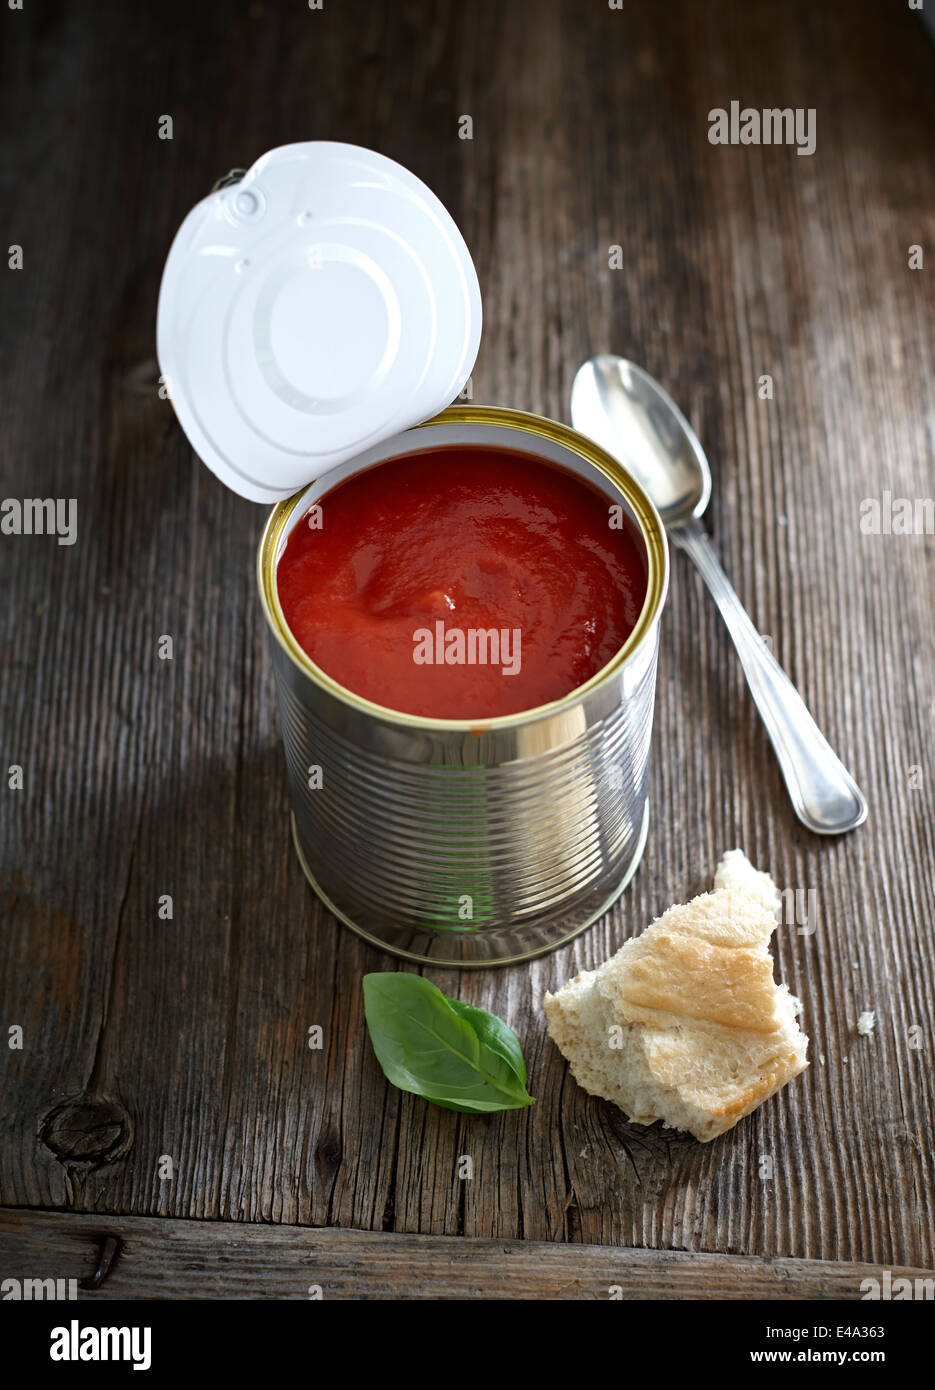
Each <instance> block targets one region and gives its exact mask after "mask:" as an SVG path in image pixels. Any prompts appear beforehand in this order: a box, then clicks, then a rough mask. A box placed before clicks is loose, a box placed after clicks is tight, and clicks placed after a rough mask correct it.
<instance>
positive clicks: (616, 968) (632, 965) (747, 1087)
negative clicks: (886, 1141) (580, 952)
mask: <svg viewBox="0 0 935 1390" xmlns="http://www.w3.org/2000/svg"><path fill="white" fill-rule="evenodd" d="M719 880H720V886H719V887H716V889H715V891H714V892H713V893H703V894H701V896H700V897H697V898H694V899H692V901H691V902H689V903H684V904H682V905H680V906H677V907H670V908H669V910H668V911H667V912H664V913H663V915H662V916H661V917H660V918H658V919H657V921H655V922H653V923H652V925H651V926H649V927H647V929H646V930H645V931H644V932H643V933H642V935H641V936H638V937H636V938H634V939H633V940H632V941H628V942H626V943H625V945H624V946H622V947H621V949H620V950H619V951H618V952H617V954H616V955H615V956H612V957H611V958H610V960H608V961H605V963H604V964H603V965H602V966H601V967H600V968H599V969H598V970H586V971H583V972H582V973H581V974H580V975H577V976H576V977H575V978H574V979H573V980H571V981H569V983H568V984H566V985H565V986H563V988H562V989H560V990H559V991H558V992H557V993H556V994H547V995H546V996H545V1001H544V1006H545V1012H546V1017H547V1019H548V1028H549V1033H550V1035H551V1037H552V1038H553V1039H554V1041H555V1042H556V1044H557V1045H558V1047H559V1049H560V1050H561V1052H562V1053H563V1054H564V1056H565V1057H567V1059H568V1061H569V1064H570V1066H571V1070H572V1074H573V1075H574V1077H575V1079H576V1080H577V1081H578V1082H579V1084H580V1085H581V1086H583V1087H584V1089H585V1090H586V1091H589V1092H590V1093H591V1094H592V1095H599V1096H603V1097H605V1098H606V1099H607V1100H611V1101H613V1102H614V1103H615V1104H616V1105H619V1106H620V1108H621V1109H622V1110H624V1111H625V1112H626V1113H627V1115H629V1117H630V1118H631V1119H632V1120H635V1121H636V1122H637V1123H639V1124H652V1123H653V1122H654V1121H655V1120H662V1122H663V1124H665V1125H667V1126H669V1127H670V1128H674V1129H685V1130H689V1131H690V1132H691V1133H692V1134H694V1135H695V1137H696V1138H698V1139H700V1140H702V1141H703V1142H707V1141H708V1140H710V1139H714V1138H716V1136H717V1135H718V1134H723V1133H724V1131H725V1130H728V1129H730V1128H731V1127H732V1126H733V1125H735V1124H736V1123H737V1121H738V1120H740V1119H742V1118H743V1116H744V1115H748V1114H749V1113H750V1111H751V1110H755V1109H756V1107H757V1106H758V1105H760V1104H761V1103H762V1102H763V1101H764V1100H766V1099H767V1098H768V1097H769V1096H771V1095H773V1094H774V1092H776V1091H778V1090H779V1089H780V1087H781V1086H784V1085H785V1084H786V1082H787V1081H790V1080H791V1079H792V1077H794V1076H797V1075H798V1073H799V1072H800V1071H802V1070H803V1069H804V1068H805V1067H806V1066H807V1065H808V1064H807V1062H806V1058H805V1052H806V1048H807V1045H808V1039H807V1038H806V1037H805V1036H804V1034H803V1033H802V1032H801V1031H800V1030H799V1028H798V1025H797V1024H796V1021H795V1016H796V1013H798V1012H799V1011H800V1009H801V1005H800V1004H799V1002H798V1000H797V999H795V998H793V996H792V995H790V993H789V991H788V990H787V989H786V987H785V985H777V984H775V983H774V981H773V973H772V969H773V963H772V959H771V957H770V956H769V953H768V949H767V948H768V945H769V939H770V936H771V935H772V932H773V928H774V926H775V924H776V916H775V912H776V905H778V902H779V895H778V893H777V892H776V888H775V885H774V884H773V882H772V879H770V878H769V876H768V875H767V874H761V873H758V871H757V870H756V869H754V868H753V866H752V865H751V864H750V863H749V861H748V860H747V859H746V858H745V856H743V855H742V854H741V853H740V851H738V850H734V851H732V852H731V854H729V855H725V857H724V859H723V860H722V861H721V863H720V864H719V865H718V871H717V875H716V876H715V883H716V884H717V883H718V881H719Z"/></svg>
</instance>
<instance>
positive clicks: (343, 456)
mask: <svg viewBox="0 0 935 1390" xmlns="http://www.w3.org/2000/svg"><path fill="white" fill-rule="evenodd" d="M480 332H481V299H480V288H479V284H478V279H477V274H476V271H475V269H474V265H473V262H472V260H471V257H470V253H469V251H468V249H467V247H466V245H465V243H464V239H463V237H462V236H461V234H460V232H459V231H458V228H457V226H456V225H455V223H454V221H453V220H452V218H451V217H450V215H449V214H448V212H447V211H446V209H445V208H444V206H443V205H442V204H441V203H440V202H439V200H438V199H437V198H436V197H435V195H434V194H433V193H432V192H431V190H430V189H428V188H427V187H426V186H425V185H424V184H423V183H422V182H421V181H420V180H419V179H417V178H416V177H415V176H414V175H413V174H411V173H410V172H409V171H408V170H406V169H403V168H402V167H401V166H400V165H398V164H396V163H394V161H392V160H390V159H387V158H385V157H384V156H383V155H379V154H376V153H374V152H373V151H370V150H362V149H359V148H357V147H355V146H351V145H343V144H333V143H330V142H315V141H313V142H307V143H303V144H296V145H288V146H283V147H281V148H279V149H276V150H271V151H269V152H268V153H267V154H265V155H263V156H262V157H261V158H260V159H259V160H257V162H256V163H255V164H254V165H253V166H252V167H251V168H250V169H249V170H247V171H246V172H243V173H241V171H236V173H235V174H234V175H232V176H231V177H230V178H228V179H225V180H222V181H221V182H220V183H219V184H218V186H217V187H216V188H215V190H214V191H213V192H212V193H211V195H209V197H207V198H205V199H203V200H202V202H201V203H199V204H198V205H197V206H196V207H195V208H193V209H192V210H191V212H190V213H189V214H188V216H187V217H186V219H185V221H184V222H183V224H182V226H181V228H180V229H179V232H178V234H177V235H176V238H175V240H174V242H173V245H172V248H171V250H170V252H169V256H168V259H167V261H166V267H165V271H164V273H163V280H162V287H161V290H160V298H159V311H158V322H157V351H158V357H159V362H160V368H161V371H162V373H163V376H164V378H165V381H166V384H167V385H168V387H169V395H170V399H171V401H172V404H173V407H174V409H175V412H176V414H177V416H178V418H179V421H180V423H181V424H182V427H183V429H184V430H185V433H186V434H187V436H188V438H189V440H190V441H191V443H192V445H193V446H194V448H195V449H196V451H197V452H198V454H199V455H200V457H201V459H202V460H203V461H204V462H205V463H206V464H207V465H208V466H209V467H210V468H211V469H212V470H213V471H214V473H215V474H216V475H217V476H218V477H219V478H220V479H221V480H222V481H223V482H224V483H226V484H227V485H228V486H229V487H231V488H233V489H234V490H235V491H236V492H238V493H239V494H240V495H241V496H243V497H247V498H250V499H251V500H253V501H257V502H266V503H270V502H273V503H275V504H276V505H275V506H274V509H273V512H272V514H271V516H270V518H269V521H268V523H267V525H266V529H265V531H264V533H263V538H262V541H261V544H260V550H259V561H258V579H259V588H260V598H261V602H262V605H263V610H264V613H265V615H266V619H267V622H268V624H269V628H270V633H271V638H272V641H271V646H272V652H273V663H274V669H275V675H276V684H277V691H278V698H279V708H280V716H281V722H282V730H283V738H284V742H285V749H286V761H287V766H288V775H289V784H290V789H291V799H292V829H293V837H294V840H295V846H296V850H297V852H298V856H299V859H300V862H301V864H302V867H303V869H304V870H305V873H306V874H307V876H308V878H309V880H310V881H311V883H312V885H313V887H314V888H315V890H316V892H317V893H318V894H319V895H320V897H321V898H322V899H323V901H324V902H325V903H326V905H327V906H328V907H329V908H330V909H331V911H332V912H334V913H335V914H336V916H338V917H339V918H340V919H341V920H342V921H343V922H345V923H346V924H347V925H348V926H350V927H352V928H353V929H354V930H355V931H357V932H358V933H360V935H361V936H363V937H365V938H366V939H367V940H368V941H371V942H373V943H374V944H375V945H377V946H380V947H382V948H383V949H385V950H388V951H392V952H394V953H395V954H397V955H400V956H404V957H406V958H407V959H409V960H415V961H425V962H429V963H432V964H435V965H450V966H457V967H468V966H489V965H497V964H507V963H510V962H513V961H519V960H524V959H527V958H528V957H531V956H535V955H538V954H540V953H541V952H543V951H548V950H552V949H553V948H555V947H556V946H560V945H561V944H562V943H563V942H565V941H568V940H569V939H570V938H571V937H573V936H575V935H576V934H577V933H578V932H580V931H582V930H583V929H584V928H585V927H586V926H587V925H588V924H589V923H590V922H592V921H593V920H594V919H595V918H596V917H598V916H599V915H600V914H601V913H602V912H603V911H604V910H605V909H606V908H607V907H608V906H609V904H610V903H611V902H613V900H614V898H615V897H616V896H617V895H618V894H619V893H620V892H621V891H622V889H623V888H624V887H625V886H626V884H627V882H628V881H629V879H630V877H631V875H632V874H633V872H634V870H635V869H636V866H637V864H638V862H639V859H640V856H641V854H642V852H643V847H644V844H645V841H646V831H647V819H648V810H647V799H646V780H647V766H648V760H649V745H650V734H651V730H652V717H653V698H654V688H655V672H656V652H657V646H658V634H659V617H660V613H661V611H662V607H663V603H664V601H665V595H666V587H667V578H668V551H667V546H666V540H665V534H664V531H663V528H662V524H661V522H660V519H659V517H658V515H657V513H656V511H655V510H654V508H653V506H652V504H651V503H650V502H649V500H648V498H647V497H646V495H645V493H644V492H643V491H642V489H641V488H640V487H639V486H638V484H637V483H636V482H635V481H634V479H633V478H632V477H631V476H630V475H629V474H628V473H627V471H626V470H625V469H624V468H623V467H622V466H621V465H620V464H619V463H617V462H616V461H615V460H614V459H613V458H612V457H611V456H610V455H609V454H607V453H605V452H604V451H603V450H602V449H601V448H600V447H599V446H598V445H596V444H593V443H591V442H590V441H589V440H587V439H585V438H583V437H582V436H581V435H578V434H576V433H575V432H574V431H573V430H571V429H568V428H567V427H566V426H564V425H560V424H556V423H554V422H553V421H550V420H544V419H540V418H538V417H536V416H532V415H524V414H521V413H519V412H516V411H510V410H501V409H488V408H485V407H480V406H470V405H469V406H454V407H451V408H449V409H446V410H443V413H442V414H440V415H439V414H437V412H438V411H439V410H442V408H443V407H445V406H446V405H447V404H448V402H450V401H451V400H452V399H454V398H455V397H457V396H458V395H459V394H460V393H461V391H462V388H463V387H464V385H465V383H466V382H467V381H468V379H469V374H470V372H471V369H472V367H473V365H474V360H475V357H476V354H477V350H478V345H479V342H480ZM465 445H475V446H479V447H489V448H496V449H498V450H510V449H512V450H515V451H517V452H519V453H522V454H524V455H526V456H527V457H528V456H530V455H531V456H533V457H538V458H541V459H542V460H543V463H544V466H546V465H549V464H552V465H556V464H557V465H559V466H561V467H564V468H565V469H569V470H571V471H572V472H575V473H577V474H579V475H580V476H581V477H582V478H584V479H585V480H587V481H588V482H589V483H590V484H591V485H592V486H593V487H596V488H598V489H599V490H600V491H603V492H604V493H605V494H606V496H607V498H608V504H609V505H617V506H619V507H620V508H621V509H622V512H623V513H624V514H625V516H626V517H627V519H628V521H629V523H630V526H631V528H632V530H633V532H634V533H635V535H636V536H637V537H638V538H639V541H640V542H641V545H642V551H643V559H644V561H645V572H646V595H645V601H644V603H643V606H642V610H641V612H640V613H639V616H638V619H637V622H636V625H635V627H634V628H633V630H632V632H631V633H630V635H629V637H628V639H627V641H626V642H625V643H624V645H623V646H622V647H621V648H620V650H619V651H618V652H617V653H616V654H615V655H614V656H613V657H612V658H611V660H610V661H609V662H608V663H607V664H606V665H605V666H604V667H603V669H602V670H600V671H599V672H598V673H597V674H596V675H594V676H593V677H592V678H591V679H590V680H588V681H587V682H586V683H585V684H583V685H581V686H580V687H579V688H578V689H576V690H573V691H572V692H571V693H570V694H568V695H567V696H565V697H563V698H562V699H559V700H556V701H554V702H553V703H551V704H547V705H542V706H541V707H539V708H537V709H530V710H526V711H523V712H521V713H519V714H513V715H509V716H503V717H497V718H491V719H488V720H484V721H480V722H477V721H473V722H470V723H469V722H467V721H459V720H453V719H432V718H423V717H415V716H412V715H409V714H404V713H399V712H396V711H394V710H392V709H389V708H384V707H382V706H380V705H377V704H374V703H372V702H370V701H368V700H366V699H363V698H361V697H360V696H358V695H356V694H354V693H353V692H352V691H351V690H349V689H346V688H345V687H343V686H341V685H339V684H338V683H337V682H336V681H335V680H333V679H332V678H331V677H329V676H328V675H326V674H325V672H324V671H323V670H322V669H320V668H319V667H318V666H316V664H315V663H314V662H313V661H312V660H311V659H310V658H309V656H307V655H306V653H305V652H304V651H303V649H302V648H301V647H300V646H299V644H298V642H297V641H296V639H295V637H294V636H293V634H292V632H291V631H290V629H289V627H288V625H287V623H286V621H285V618H284V615H283V611H282V607H281V605H280V601H279V596H278V593H277V579H276V570H277V565H278V562H279V560H280V558H281V556H282V553H283V550H284V548H285V545H286V542H287V540H288V537H289V535H290V532H291V531H292V529H293V528H294V527H295V526H296V525H297V524H298V523H299V521H300V519H301V518H302V517H303V516H304V515H305V513H306V512H307V511H308V510H309V508H310V507H311V506H312V505H313V504H314V503H315V501H316V499H317V498H319V497H321V496H322V495H323V494H324V493H326V492H328V491H329V490H330V489H331V488H333V487H334V486H335V485H336V484H338V483H340V482H342V481H343V480H344V479H346V478H348V477H350V476H351V475H352V474H355V473H357V472H358V471H360V470H362V469H367V468H371V467H374V466H376V465H379V464H380V463H381V462H385V461H387V460H389V459H391V458H398V457H400V456H401V455H405V454H410V453H418V452H420V451H422V450H427V449H431V450H432V451H433V452H434V451H435V450H439V449H441V450H442V451H443V450H444V449H445V448H446V447H449V446H450V447H452V448H457V447H460V446H465ZM439 487H444V477H443V470H442V472H441V473H440V476H439Z"/></svg>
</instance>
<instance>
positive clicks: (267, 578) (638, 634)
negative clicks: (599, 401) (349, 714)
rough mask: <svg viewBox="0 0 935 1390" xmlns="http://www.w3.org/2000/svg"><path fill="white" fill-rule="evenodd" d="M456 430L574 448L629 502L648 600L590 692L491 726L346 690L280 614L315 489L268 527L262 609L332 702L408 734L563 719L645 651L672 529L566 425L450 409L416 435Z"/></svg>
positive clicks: (518, 414) (261, 565)
mask: <svg viewBox="0 0 935 1390" xmlns="http://www.w3.org/2000/svg"><path fill="white" fill-rule="evenodd" d="M455 424H479V425H499V426H504V427H506V428H509V429H512V430H515V431H518V432H520V433H523V434H529V435H532V436H534V437H536V438H539V439H545V440H547V441H548V442H549V443H552V444H558V445H560V446H562V447H564V448H566V449H570V450H571V451H572V452H573V453H575V454H577V455H578V457H579V458H582V459H584V460H585V461H586V462H587V463H590V464H592V465H593V466H594V467H595V468H596V469H597V470H598V471H599V472H600V473H603V474H604V476H605V477H606V478H607V479H608V480H609V481H610V482H612V483H613V485H614V486H615V487H616V488H617V489H618V490H619V491H620V492H621V493H622V494H623V496H624V497H625V498H626V500H627V502H628V503H629V505H630V507H631V509H632V511H633V514H634V516H635V517H636V519H637V522H638V524H639V528H640V534H641V536H642V539H643V543H644V544H645V546H646V567H647V573H646V598H645V600H644V602H643V607H642V608H641V609H640V614H639V617H638V618H637V620H636V623H635V625H634V627H633V631H632V632H631V633H630V635H629V637H628V638H627V640H626V641H625V642H624V644H623V646H622V647H621V648H620V649H619V651H617V652H615V653H614V655H613V656H612V657H611V659H610V661H608V662H607V663H606V665H604V666H602V667H601V669H600V670H599V671H597V672H595V674H594V675H593V676H591V678H590V680H587V681H585V683H584V684H583V685H578V686H576V687H575V689H574V690H572V691H570V692H569V693H568V694H567V695H563V696H562V697H561V699H560V700H553V701H551V702H550V703H549V704H545V705H537V706H535V708H533V709H528V710H519V711H518V712H517V713H516V714H502V715H497V716H496V717H495V718H492V719H485V718H483V716H478V717H477V718H475V719H434V718H429V717H428V716H425V715H415V714H406V713H405V712H404V711H403V710H396V709H391V708H390V707H389V706H388V705H378V704H376V703H375V701H373V700H365V699H364V698H363V696H360V695H357V694H355V693H354V691H353V690H349V689H348V687H347V686H344V685H341V684H340V683H339V682H338V681H336V680H334V679H333V678H332V677H331V676H329V675H328V674H327V672H326V671H323V670H322V668H321V667H320V666H317V665H316V664H315V662H314V661H312V659H311V657H310V656H309V655H308V654H307V653H306V652H305V651H304V650H303V649H302V647H300V646H299V644H298V642H297V641H296V639H295V637H293V635H292V632H291V630H290V628H289V625H288V623H287V622H286V619H285V616H284V614H283V611H282V608H281V607H280V603H279V594H278V592H277V586H276V568H275V563H274V562H275V556H276V550H277V547H278V545H279V540H280V538H281V536H282V532H283V530H284V529H285V525H286V522H287V520H288V517H289V515H290V513H291V511H292V509H293V507H294V506H295V503H296V501H297V500H298V498H299V497H301V496H302V494H303V493H304V492H306V491H307V490H308V487H309V486H310V484H308V483H306V484H305V486H304V487H301V488H299V489H298V491H297V492H295V493H293V495H292V496H291V497H287V498H286V499H285V501H283V502H277V504H276V505H275V506H274V507H273V510H272V511H271V513H270V515H269V518H268V519H267V522H266V526H265V527H264V528H263V534H262V536H261V537H260V544H259V547H258V550H257V583H258V586H259V590H260V602H261V604H262V607H263V612H264V614H265V615H266V621H267V622H268V624H269V626H270V629H271V630H272V632H273V635H274V636H275V638H276V640H277V642H278V643H279V645H280V646H281V647H282V648H283V650H284V651H285V652H286V654H287V655H288V656H289V657H290V658H291V659H292V661H293V662H294V663H295V665H296V666H298V667H299V669H300V670H301V671H302V672H304V674H305V675H307V676H309V677H310V678H311V679H312V680H313V681H314V682H315V683H316V685H319V686H321V687H322V688H323V689H324V690H326V691H327V692H328V693H329V694H330V695H333V696H334V697H335V698H336V699H338V700H340V701H342V702H343V703H344V704H347V705H350V706H351V707H352V708H354V709H357V710H364V711H366V712H368V713H370V714H372V715H375V716H377V717H379V718H381V719H383V720H386V721H388V722H390V723H393V724H398V725H401V726H403V727H404V728H408V729H436V730H438V731H439V732H447V733H477V732H478V731H482V732H486V731H487V730H494V729H509V728H516V727H518V726H520V725H522V724H527V723H532V722H533V721H535V720H539V719H545V718H549V717H551V716H552V715H560V714H563V713H564V712H565V711H566V710H568V709H570V708H572V706H574V705H577V704H578V703H579V702H580V700H581V699H582V698H583V697H585V696H587V695H589V694H590V693H591V692H592V691H594V690H596V689H597V687H598V686H600V685H602V684H603V683H604V682H605V681H606V680H608V679H609V678H610V677H611V676H612V675H614V673H615V672H617V671H619V669H620V668H621V667H622V666H624V665H625V664H626V662H627V661H628V660H629V659H630V657H632V656H633V655H634V653H635V652H636V650H637V648H638V647H640V646H641V645H642V643H643V641H644V639H645V638H646V637H647V636H648V635H649V633H650V632H651V630H652V627H653V624H654V623H655V621H656V619H657V617H658V616H659V613H660V612H661V610H662V606H663V604H664V602H665V597H666V592H667V590H668V585H669V548H668V543H667V541H666V538H665V528H664V526H663V524H662V519H661V517H660V516H659V513H658V511H657V510H656V508H655V506H654V505H653V503H652V502H651V501H650V499H649V497H648V496H647V494H646V493H645V492H644V490H643V488H642V487H641V486H640V484H639V483H638V482H637V481H636V479H635V478H634V477H632V475H631V474H630V473H629V472H628V471H627V470H626V468H624V466H623V464H621V463H620V462H619V461H618V460H617V459H615V458H614V456H613V455H612V454H609V453H608V452H607V450H606V449H602V448H601V447H600V445H599V444H595V443H594V442H593V440H590V439H588V438H586V436H585V435H583V434H578V432H577V431H576V430H573V429H572V428H571V426H569V425H563V424H562V423H561V422H560V421H558V420H550V419H548V418H547V417H545V416H542V415H532V414H530V413H529V412H527V411H523V410H512V409H508V408H507V407H505V406H476V405H452V406H449V407H448V408H447V409H446V410H443V411H442V412H441V414H440V415H435V416H433V418H432V419H431V420H425V421H423V422H422V423H421V424H419V425H416V426H414V427H413V429H412V430H411V431H408V432H409V433H415V431H416V430H418V429H429V428H431V427H432V426H434V425H455ZM400 456H401V455H399V454H390V455H388V456H387V461H388V460H389V459H390V458H398V457H400ZM382 461H383V460H381V462H382ZM375 466H378V465H375Z"/></svg>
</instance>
